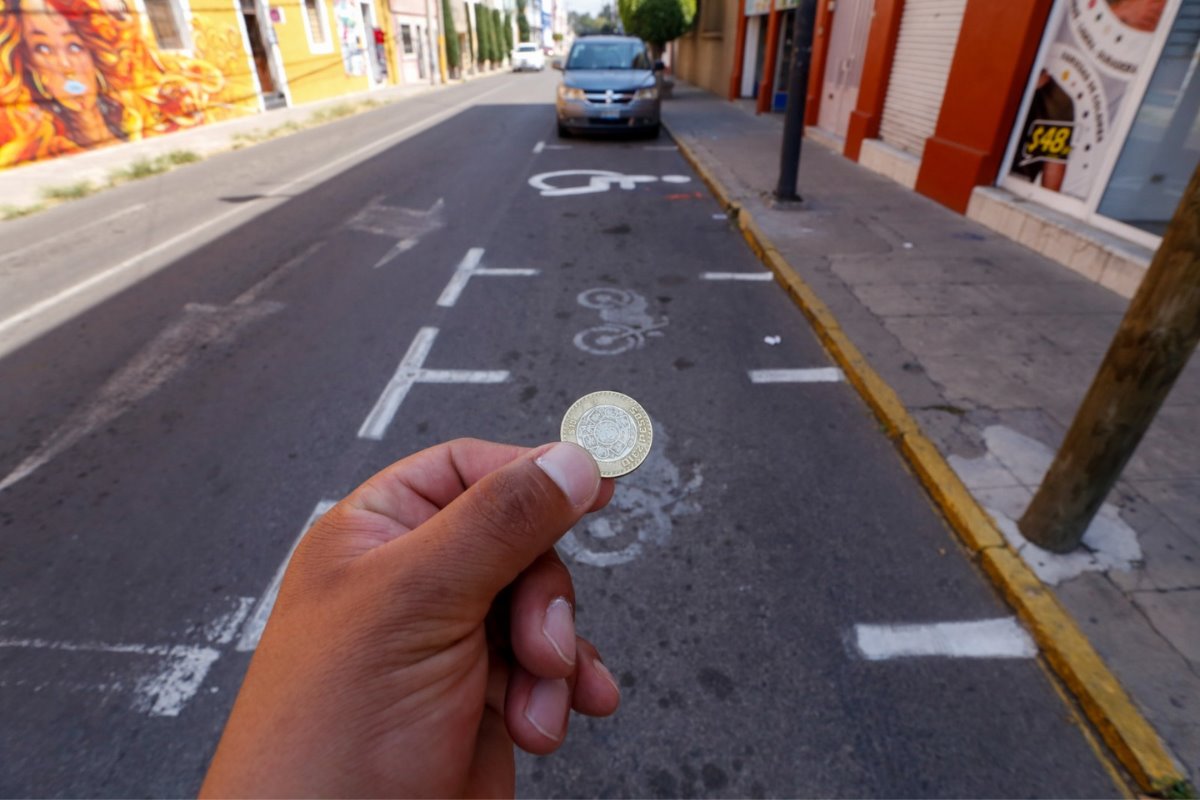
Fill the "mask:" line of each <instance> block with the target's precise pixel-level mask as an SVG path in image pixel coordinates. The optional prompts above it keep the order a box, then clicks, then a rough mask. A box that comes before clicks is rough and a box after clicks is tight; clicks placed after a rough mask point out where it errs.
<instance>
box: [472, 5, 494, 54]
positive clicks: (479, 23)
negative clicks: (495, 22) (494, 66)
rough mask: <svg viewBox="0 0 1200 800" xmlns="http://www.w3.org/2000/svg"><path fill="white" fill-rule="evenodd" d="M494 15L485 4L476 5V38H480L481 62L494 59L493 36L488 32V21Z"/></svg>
mask: <svg viewBox="0 0 1200 800" xmlns="http://www.w3.org/2000/svg"><path fill="white" fill-rule="evenodd" d="M491 18H492V15H491V14H489V13H488V9H487V7H486V6H483V5H476V6H475V38H476V39H478V40H479V63H480V64H483V63H484V62H485V61H491V60H492V37H491V36H490V35H489V34H488V22H489V21H490V20H491Z"/></svg>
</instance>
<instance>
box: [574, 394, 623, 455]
mask: <svg viewBox="0 0 1200 800" xmlns="http://www.w3.org/2000/svg"><path fill="white" fill-rule="evenodd" d="M576 435H577V436H578V437H579V443H580V444H581V445H583V447H584V449H585V450H587V451H588V452H589V453H591V454H592V455H593V456H594V457H595V458H597V459H599V460H601V461H617V460H619V459H622V458H624V457H625V456H627V455H629V453H630V452H631V451H632V450H633V446H634V445H635V444H637V423H636V422H634V421H633V417H632V416H630V415H629V412H628V411H626V410H625V409H623V408H617V407H616V406H607V405H605V406H596V407H595V408H590V409H588V410H587V411H585V412H583V416H581V417H580V418H579V426H578V428H576Z"/></svg>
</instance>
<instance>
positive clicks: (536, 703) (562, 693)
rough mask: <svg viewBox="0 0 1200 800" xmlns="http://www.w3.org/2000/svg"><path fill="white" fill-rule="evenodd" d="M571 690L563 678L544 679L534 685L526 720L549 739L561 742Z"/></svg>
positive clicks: (526, 708)
mask: <svg viewBox="0 0 1200 800" xmlns="http://www.w3.org/2000/svg"><path fill="white" fill-rule="evenodd" d="M570 700H571V698H570V690H569V689H568V688H567V682H566V680H565V679H563V678H542V679H541V680H539V681H538V682H537V683H535V684H534V685H533V691H532V692H530V693H529V703H528V704H527V705H526V706H525V719H527V720H529V724H530V725H532V726H533V727H535V728H537V729H538V732H539V733H541V734H542V735H543V736H545V737H546V738H548V739H553V740H554V741H556V742H557V741H559V740H560V739H562V735H563V722H564V721H565V720H566V718H567V706H568V705H569V704H570Z"/></svg>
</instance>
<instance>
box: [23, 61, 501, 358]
mask: <svg viewBox="0 0 1200 800" xmlns="http://www.w3.org/2000/svg"><path fill="white" fill-rule="evenodd" d="M505 88H507V86H506V85H501V86H497V87H496V88H494V89H489V90H488V91H486V92H480V93H479V94H477V95H475V96H473V97H472V98H470V99H469V100H465V101H463V102H461V103H456V104H455V105H452V106H450V107H449V108H447V109H445V110H443V111H439V112H438V113H437V114H433V115H431V116H429V117H426V118H425V119H423V120H419V121H417V122H414V123H413V124H411V125H406V126H405V127H403V128H401V129H400V130H398V131H395V132H394V133H390V134H388V135H387V136H383V137H381V138H379V139H376V140H375V141H373V142H369V143H367V144H365V145H363V146H362V147H358V148H356V149H354V150H351V151H350V152H349V153H345V154H343V155H341V156H339V157H338V158H335V159H333V160H332V161H326V162H323V163H322V164H321V165H320V166H318V167H316V168H315V169H311V170H309V171H308V172H305V173H303V174H302V175H300V176H299V177H296V178H293V179H292V180H290V181H288V182H287V183H284V184H282V185H280V186H277V187H275V188H274V189H272V190H271V193H270V194H268V195H265V196H264V197H263V198H261V199H259V200H258V201H257V202H254V201H252V202H249V203H243V204H239V205H236V206H234V207H233V208H231V209H229V210H228V211H225V212H223V213H220V214H217V215H216V216H215V217H210V218H209V219H207V220H205V221H204V222H201V223H198V224H196V225H193V226H192V227H190V228H188V229H187V230H185V231H182V232H180V233H177V234H175V235H174V236H171V237H168V238H167V239H164V240H163V241H161V242H159V243H158V244H156V245H154V246H152V247H148V248H147V249H145V250H143V251H141V252H140V253H138V254H137V255H135V256H131V257H130V258H127V259H125V260H124V261H121V262H119V263H117V264H114V265H112V266H111V267H109V268H107V269H104V270H101V271H100V272H97V273H96V274H94V275H92V276H91V277H88V278H85V279H84V280H82V281H80V282H79V283H76V284H74V285H72V286H68V287H67V288H66V289H63V290H62V291H60V292H57V293H55V294H53V295H51V296H50V297H47V298H45V299H43V300H39V301H38V302H36V303H34V304H32V305H30V306H26V307H25V308H23V309H22V310H20V311H18V312H17V313H15V314H13V315H12V316H10V317H8V318H7V319H4V320H0V335H3V334H6V333H8V331H10V330H11V329H13V328H15V327H17V326H19V325H22V324H24V323H26V322H28V321H30V320H31V319H34V318H35V317H37V316H39V315H41V314H43V313H45V312H46V311H49V310H50V309H52V308H54V307H55V306H59V305H61V304H63V303H65V302H66V301H68V300H70V299H72V298H74V297H77V296H78V295H81V294H83V293H84V292H86V291H88V290H89V289H91V288H92V287H94V286H97V285H99V284H101V283H104V282H105V281H107V280H109V279H111V278H114V277H116V276H117V275H120V274H121V273H123V272H127V271H128V270H130V269H132V268H133V267H136V266H138V265H139V264H142V263H144V262H145V261H146V260H147V259H149V258H151V257H153V256H156V255H158V254H159V253H162V252H163V251H165V250H169V249H170V248H172V247H174V246H175V245H177V244H179V243H180V242H184V241H186V240H188V239H190V238H192V237H193V236H196V235H198V234H200V233H203V232H204V231H206V230H208V229H209V228H212V227H214V226H216V225H219V224H220V223H222V222H224V221H226V220H229V219H233V218H235V217H238V216H245V217H249V216H253V215H254V214H257V213H259V212H260V210H265V209H262V208H261V206H262V205H263V203H262V201H263V200H272V199H273V200H277V201H278V203H276V205H278V204H281V203H284V202H286V201H287V200H288V199H290V196H291V194H292V190H293V189H295V188H296V187H298V186H300V185H301V184H304V183H307V182H308V181H310V180H312V179H314V178H317V177H319V176H321V175H322V174H323V173H326V172H335V171H337V170H338V169H340V168H341V167H342V165H343V164H346V163H347V162H350V161H353V160H355V159H358V158H366V157H369V156H371V155H374V154H375V153H376V152H378V151H382V150H384V149H386V148H388V147H390V146H391V145H392V144H394V143H396V142H398V141H400V140H402V139H403V138H404V137H406V136H408V135H409V134H410V133H413V132H415V131H419V130H423V129H425V128H431V127H433V126H434V125H436V124H438V123H439V122H441V121H442V120H444V119H446V118H448V117H451V116H454V115H455V114H457V113H458V112H459V111H461V110H462V109H464V108H467V107H468V106H471V105H474V104H475V103H477V102H479V101H480V100H481V99H483V98H484V97H487V96H488V95H491V94H495V93H496V92H499V91H502V90H503V89H505Z"/></svg>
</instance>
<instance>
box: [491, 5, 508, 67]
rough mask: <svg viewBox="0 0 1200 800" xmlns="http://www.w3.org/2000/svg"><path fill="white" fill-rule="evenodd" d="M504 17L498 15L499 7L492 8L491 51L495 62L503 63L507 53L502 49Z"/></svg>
mask: <svg viewBox="0 0 1200 800" xmlns="http://www.w3.org/2000/svg"><path fill="white" fill-rule="evenodd" d="M503 28H504V18H503V17H501V16H500V9H498V8H493V9H492V52H493V53H494V54H495V56H496V57H495V59H494V60H495V62H496V63H497V64H503V63H504V57H505V56H507V55H508V53H507V52H506V51H505V50H504V30H503Z"/></svg>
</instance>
